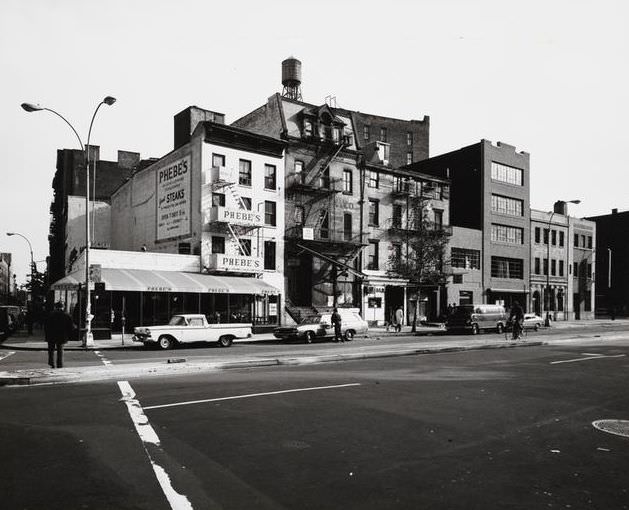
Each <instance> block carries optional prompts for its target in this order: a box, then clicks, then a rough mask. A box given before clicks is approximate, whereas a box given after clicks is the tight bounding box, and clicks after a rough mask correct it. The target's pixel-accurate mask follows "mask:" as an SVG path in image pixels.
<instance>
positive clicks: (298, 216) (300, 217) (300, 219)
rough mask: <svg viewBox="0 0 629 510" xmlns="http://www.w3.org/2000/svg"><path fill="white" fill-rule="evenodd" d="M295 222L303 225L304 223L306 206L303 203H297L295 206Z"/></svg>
mask: <svg viewBox="0 0 629 510" xmlns="http://www.w3.org/2000/svg"><path fill="white" fill-rule="evenodd" d="M294 218H295V223H296V224H297V225H303V223H304V207H303V205H296V206H295V216H294Z"/></svg>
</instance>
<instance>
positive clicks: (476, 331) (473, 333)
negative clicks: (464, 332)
mask: <svg viewBox="0 0 629 510" xmlns="http://www.w3.org/2000/svg"><path fill="white" fill-rule="evenodd" d="M478 333H480V329H479V328H478V324H473V325H472V335H478Z"/></svg>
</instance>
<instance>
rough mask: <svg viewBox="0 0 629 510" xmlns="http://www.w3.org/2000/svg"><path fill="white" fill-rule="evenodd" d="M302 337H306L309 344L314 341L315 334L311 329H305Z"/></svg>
mask: <svg viewBox="0 0 629 510" xmlns="http://www.w3.org/2000/svg"><path fill="white" fill-rule="evenodd" d="M304 338H305V339H306V343H307V344H311V343H312V342H313V341H314V338H315V334H314V333H313V332H312V331H306V336H305V337H304Z"/></svg>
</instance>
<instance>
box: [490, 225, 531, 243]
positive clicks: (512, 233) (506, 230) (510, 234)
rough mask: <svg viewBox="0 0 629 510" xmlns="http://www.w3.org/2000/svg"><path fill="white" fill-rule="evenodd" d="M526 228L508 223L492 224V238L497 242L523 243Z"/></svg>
mask: <svg viewBox="0 0 629 510" xmlns="http://www.w3.org/2000/svg"><path fill="white" fill-rule="evenodd" d="M523 236H524V230H523V229H521V228H518V227H509V226H507V225H492V226H491V240H492V242H495V243H509V244H522V239H523Z"/></svg>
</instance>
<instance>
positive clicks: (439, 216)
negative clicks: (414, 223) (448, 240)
mask: <svg viewBox="0 0 629 510" xmlns="http://www.w3.org/2000/svg"><path fill="white" fill-rule="evenodd" d="M433 216H434V218H435V222H434V226H435V230H441V229H443V211H442V210H441V209H433Z"/></svg>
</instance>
